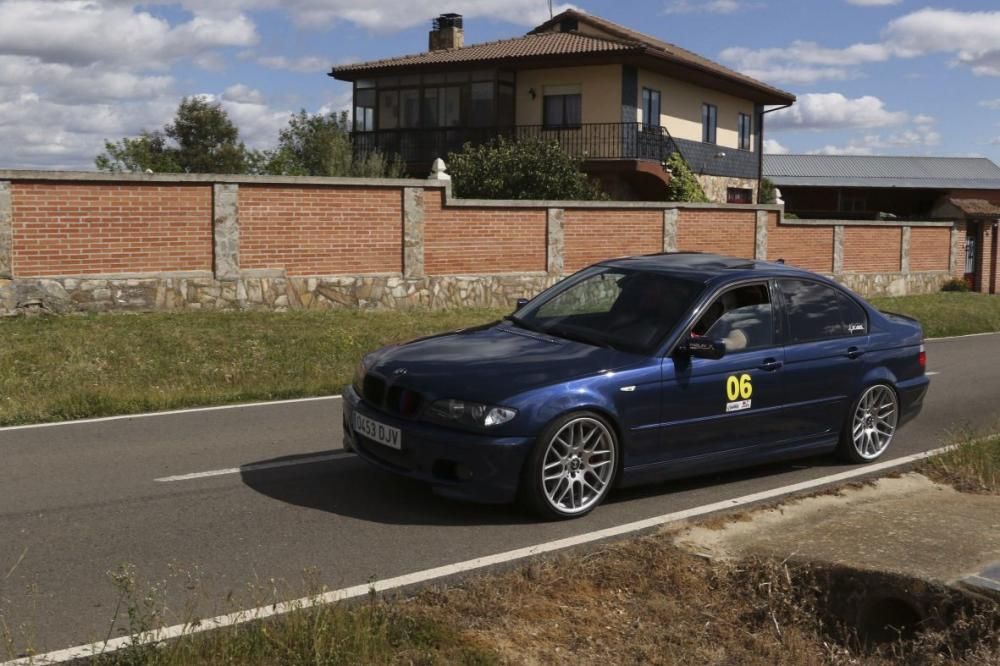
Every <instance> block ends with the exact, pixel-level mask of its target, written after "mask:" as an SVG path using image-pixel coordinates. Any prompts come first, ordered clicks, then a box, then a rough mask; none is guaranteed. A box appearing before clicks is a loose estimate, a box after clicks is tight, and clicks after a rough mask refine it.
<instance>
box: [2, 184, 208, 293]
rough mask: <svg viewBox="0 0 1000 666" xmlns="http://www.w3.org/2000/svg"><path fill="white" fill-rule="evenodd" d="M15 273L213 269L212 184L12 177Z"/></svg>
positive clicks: (49, 273) (50, 273) (56, 273)
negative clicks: (46, 180)
mask: <svg viewBox="0 0 1000 666" xmlns="http://www.w3.org/2000/svg"><path fill="white" fill-rule="evenodd" d="M11 209H12V218H13V221H12V225H11V226H12V232H13V238H14V242H13V248H12V252H11V254H12V256H13V267H14V274H15V275H16V276H20V277H35V276H45V275H93V274H107V273H155V272H163V271H198V270H201V271H210V270H212V228H211V224H210V220H211V219H212V186H211V185H210V184H209V185H191V184H183V185H181V184H165V185H146V184H142V185H139V184H133V183H130V184H104V183H32V182H14V183H12V186H11Z"/></svg>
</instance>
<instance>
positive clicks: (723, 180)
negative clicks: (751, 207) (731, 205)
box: [695, 174, 758, 203]
mask: <svg viewBox="0 0 1000 666" xmlns="http://www.w3.org/2000/svg"><path fill="white" fill-rule="evenodd" d="M695 178H697V179H698V184H699V185H701V189H702V190H704V191H705V196H707V197H708V200H709V201H712V202H714V203H726V202H727V200H728V190H729V188H730V187H735V188H738V189H741V190H750V191H751V192H753V194H752V195H751V196H752V198H751V200H750V201H751V202H753V201H757V185H758V182H757V180H756V179H754V178H730V177H728V176H708V175H705V174H696V175H695Z"/></svg>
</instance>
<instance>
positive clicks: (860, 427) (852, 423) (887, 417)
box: [839, 384, 899, 463]
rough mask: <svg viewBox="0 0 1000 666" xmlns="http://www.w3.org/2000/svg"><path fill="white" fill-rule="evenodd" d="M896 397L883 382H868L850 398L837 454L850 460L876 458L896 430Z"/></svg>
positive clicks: (860, 460)
mask: <svg viewBox="0 0 1000 666" xmlns="http://www.w3.org/2000/svg"><path fill="white" fill-rule="evenodd" d="M898 421H899V399H898V398H897V397H896V392H895V391H894V390H893V389H892V387H891V386H889V385H887V384H875V385H873V386H869V387H868V388H866V389H865V390H864V391H863V392H862V393H861V396H860V397H859V398H858V399H857V400H855V401H854V405H853V406H852V407H851V411H850V413H849V414H848V417H847V423H846V424H845V425H844V432H843V433H842V434H841V438H840V449H839V450H840V454H841V456H842V457H843V458H845V459H846V460H848V461H850V462H853V463H867V462H872V461H873V460H876V459H877V458H879V457H880V456H881V455H882V454H883V453H885V451H886V449H888V448H889V444H890V443H891V442H892V438H893V436H895V434H896V424H897V423H898Z"/></svg>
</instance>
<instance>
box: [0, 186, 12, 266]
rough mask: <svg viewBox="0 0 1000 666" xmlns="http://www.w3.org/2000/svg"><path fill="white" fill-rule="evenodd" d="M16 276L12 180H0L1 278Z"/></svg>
mask: <svg viewBox="0 0 1000 666" xmlns="http://www.w3.org/2000/svg"><path fill="white" fill-rule="evenodd" d="M13 277H14V206H13V203H12V202H11V197H10V181H9V180H0V280H11V279H13Z"/></svg>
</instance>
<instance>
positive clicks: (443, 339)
mask: <svg viewBox="0 0 1000 666" xmlns="http://www.w3.org/2000/svg"><path fill="white" fill-rule="evenodd" d="M637 360H639V357H636V356H634V355H632V354H628V353H625V352H620V351H616V350H613V349H608V348H605V347H596V346H593V345H588V344H584V343H582V342H575V341H573V340H566V339H564V338H556V337H552V336H548V335H545V334H542V333H534V332H532V331H528V330H526V329H522V328H517V327H514V326H513V325H508V324H495V325H489V326H483V327H479V328H473V329H465V330H461V331H455V332H454V333H445V334H443V335H435V336H432V337H428V338H421V339H419V340H413V341H412V342H407V343H403V344H399V345H393V346H390V347H384V348H382V349H380V350H378V351H377V352H374V353H373V354H370V355H369V356H368V357H367V363H368V372H369V373H374V374H376V375H379V376H381V377H382V378H384V379H386V380H387V381H388V382H389V383H390V384H395V385H399V386H400V387H404V388H409V389H412V390H414V391H419V392H421V393H423V394H424V395H426V396H428V397H432V398H461V399H463V400H473V401H479V402H487V403H497V402H502V401H503V400H504V399H506V398H509V397H511V396H514V395H516V394H518V393H521V392H522V391H526V390H528V389H532V388H535V387H538V386H545V385H548V384H554V383H558V382H563V381H568V380H570V379H575V378H577V377H583V376H587V375H592V374H597V373H600V372H602V371H605V370H615V369H618V368H621V367H623V366H625V365H629V364H631V363H635V362H636V361H637Z"/></svg>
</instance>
